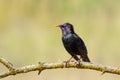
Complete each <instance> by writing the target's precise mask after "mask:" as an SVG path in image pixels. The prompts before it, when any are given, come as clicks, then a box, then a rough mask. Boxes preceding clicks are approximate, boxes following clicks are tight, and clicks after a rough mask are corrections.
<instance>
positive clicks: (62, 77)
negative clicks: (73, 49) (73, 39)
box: [0, 0, 120, 80]
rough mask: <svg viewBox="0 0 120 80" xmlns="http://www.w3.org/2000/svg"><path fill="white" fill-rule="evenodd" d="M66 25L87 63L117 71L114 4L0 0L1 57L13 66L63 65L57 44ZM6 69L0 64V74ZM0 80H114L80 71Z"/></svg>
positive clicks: (117, 7)
mask: <svg viewBox="0 0 120 80" xmlns="http://www.w3.org/2000/svg"><path fill="white" fill-rule="evenodd" d="M65 22H70V23H72V24H73V25H74V28H75V31H76V33H77V34H78V35H79V36H81V37H82V39H83V40H84V42H85V44H86V46H87V49H88V55H89V58H90V60H91V61H92V62H95V63H100V64H106V65H111V66H116V67H120V63H119V60H120V50H119V48H120V1H119V0H0V56H2V57H4V58H6V59H7V60H9V61H10V62H12V63H13V64H14V66H16V67H21V66H25V65H29V64H36V63H38V62H39V61H41V62H58V61H59V60H60V61H65V60H68V59H69V58H70V55H69V54H68V53H67V52H66V51H65V49H64V47H63V45H62V41H61V30H60V29H59V28H56V27H55V26H56V25H58V24H62V23H65ZM5 71H7V69H6V68H5V67H4V66H3V65H2V64H0V73H3V72H5ZM37 73H38V72H37V71H34V72H29V73H25V74H18V75H15V76H9V77H6V78H3V79H2V80H119V79H120V76H118V75H113V74H107V73H106V74H104V75H101V72H98V71H93V70H82V69H79V70H78V69H57V70H45V71H43V72H42V73H41V74H40V75H39V76H38V75H37Z"/></svg>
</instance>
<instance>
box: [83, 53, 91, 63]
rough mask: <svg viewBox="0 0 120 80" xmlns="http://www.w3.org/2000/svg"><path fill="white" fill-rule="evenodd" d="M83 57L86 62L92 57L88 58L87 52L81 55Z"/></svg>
mask: <svg viewBox="0 0 120 80" xmlns="http://www.w3.org/2000/svg"><path fill="white" fill-rule="evenodd" d="M81 58H82V60H83V61H84V62H90V59H89V58H88V56H87V54H84V55H81Z"/></svg>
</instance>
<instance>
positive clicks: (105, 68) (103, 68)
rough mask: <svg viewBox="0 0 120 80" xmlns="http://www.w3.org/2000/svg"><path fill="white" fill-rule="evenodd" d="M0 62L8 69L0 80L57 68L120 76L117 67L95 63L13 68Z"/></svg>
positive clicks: (63, 63) (45, 63)
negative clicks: (89, 70) (94, 71)
mask: <svg viewBox="0 0 120 80" xmlns="http://www.w3.org/2000/svg"><path fill="white" fill-rule="evenodd" d="M0 62H1V63H2V64H3V65H4V66H6V67H7V68H8V70H9V71H8V72H5V73H3V74H0V79H1V78H4V77H7V76H10V75H16V74H20V73H27V72H30V71H36V70H38V71H39V73H40V72H41V71H43V70H46V69H57V68H77V69H91V70H97V71H101V72H102V73H113V74H119V75H120V68H118V67H111V66H107V65H102V64H96V63H87V62H75V61H73V62H69V63H68V64H67V66H66V63H65V62H56V63H47V62H44V63H41V62H39V63H38V64H34V65H28V66H24V67H19V68H15V67H13V65H12V64H11V63H10V62H9V61H7V60H6V59H4V58H2V57H0Z"/></svg>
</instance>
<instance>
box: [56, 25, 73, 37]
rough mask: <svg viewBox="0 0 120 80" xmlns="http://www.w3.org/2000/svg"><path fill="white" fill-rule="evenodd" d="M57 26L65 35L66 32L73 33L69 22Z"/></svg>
mask: <svg viewBox="0 0 120 80" xmlns="http://www.w3.org/2000/svg"><path fill="white" fill-rule="evenodd" d="M57 27H60V28H61V30H62V34H63V35H66V34H68V33H74V29H73V25H72V24H70V23H64V24H62V25H58V26H57Z"/></svg>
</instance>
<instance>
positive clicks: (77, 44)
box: [60, 23, 90, 62]
mask: <svg viewBox="0 0 120 80" xmlns="http://www.w3.org/2000/svg"><path fill="white" fill-rule="evenodd" d="M60 27H61V30H62V42H63V45H64V47H65V49H66V50H67V52H68V53H69V54H70V55H71V56H72V57H73V58H74V59H75V60H77V61H78V60H80V58H79V57H78V56H77V55H79V56H80V57H81V58H82V60H83V61H85V62H90V60H89V58H88V56H87V49H86V46H85V44H84V42H83V40H82V39H81V38H80V37H79V36H78V35H77V34H76V33H75V32H74V29H73V26H72V25H71V24H70V23H65V24H63V25H60Z"/></svg>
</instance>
